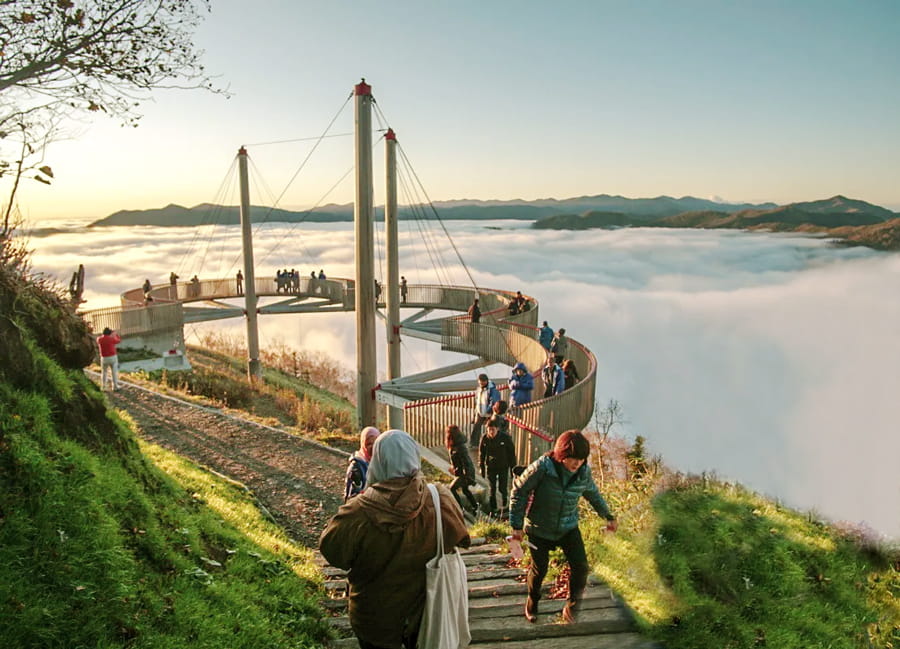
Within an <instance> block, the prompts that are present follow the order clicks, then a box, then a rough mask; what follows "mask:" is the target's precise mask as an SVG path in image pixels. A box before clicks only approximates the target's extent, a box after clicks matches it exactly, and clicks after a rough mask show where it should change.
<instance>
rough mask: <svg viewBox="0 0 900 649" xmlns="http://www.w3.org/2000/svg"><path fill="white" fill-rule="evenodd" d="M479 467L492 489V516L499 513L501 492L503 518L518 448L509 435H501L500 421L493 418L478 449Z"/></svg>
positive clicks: (500, 512)
mask: <svg viewBox="0 0 900 649" xmlns="http://www.w3.org/2000/svg"><path fill="white" fill-rule="evenodd" d="M478 465H479V467H480V468H481V477H482V478H487V481H488V484H489V485H490V488H491V492H490V493H491V495H490V500H489V507H490V510H491V514H495V513H498V512H497V492H498V491H499V492H500V503H501V505H500V511H499V515H500V517H501V518H502V517H503V515H504V514H505V513H506V512H507V498H508V486H509V472H510V470H511V469H512V468H513V467H514V466H515V465H516V447H515V444H513V441H512V437H510V436H509V434H508V433H501V432H500V430H499V421H498V420H497V418H495V417H491V418H490V420H489V421H488V424H487V435H485V436H484V437H482V438H481V444H480V445H479V447H478Z"/></svg>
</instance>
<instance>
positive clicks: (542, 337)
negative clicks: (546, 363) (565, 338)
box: [538, 320, 553, 352]
mask: <svg viewBox="0 0 900 649" xmlns="http://www.w3.org/2000/svg"><path fill="white" fill-rule="evenodd" d="M538 342H539V343H541V347H543V348H544V349H546V350H547V351H548V352H549V351H550V344H551V343H552V342H553V329H551V328H550V325H548V324H547V321H546V320H544V324H543V325H542V326H541V328H540V331H539V333H538Z"/></svg>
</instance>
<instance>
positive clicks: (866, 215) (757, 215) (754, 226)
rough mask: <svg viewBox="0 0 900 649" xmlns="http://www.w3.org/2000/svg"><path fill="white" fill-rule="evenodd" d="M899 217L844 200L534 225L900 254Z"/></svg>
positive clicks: (582, 217)
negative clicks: (806, 237)
mask: <svg viewBox="0 0 900 649" xmlns="http://www.w3.org/2000/svg"><path fill="white" fill-rule="evenodd" d="M897 218H898V215H897V214H895V213H894V212H891V211H890V210H887V209H885V208H883V207H879V206H878V205H872V204H871V203H867V202H865V201H860V200H853V199H849V198H846V197H844V196H834V197H832V198H830V199H825V200H821V201H812V202H806V203H793V204H791V205H783V206H780V207H769V208H765V209H758V208H754V209H741V210H738V211H734V212H726V211H723V210H716V209H712V210H710V209H705V210H691V211H685V212H680V213H678V214H672V215H668V216H664V217H661V218H657V219H651V220H642V219H638V218H635V217H633V216H628V215H625V214H622V213H598V212H591V211H588V212H585V213H583V214H577V215H575V214H556V215H554V216H551V217H544V218H542V219H539V220H538V221H536V222H535V223H533V224H532V227H533V228H536V229H542V230H585V229H588V228H608V227H621V226H640V227H657V228H706V229H719V228H730V229H745V230H769V231H775V232H817V233H822V234H825V235H829V236H832V237H834V238H836V239H838V241H839V242H844V243H847V244H849V245H863V246H869V247H871V248H875V249H877V250H900V244H898V243H897V236H896V227H897V226H896V225H890V224H891V223H893V221H895V220H896V219H897Z"/></svg>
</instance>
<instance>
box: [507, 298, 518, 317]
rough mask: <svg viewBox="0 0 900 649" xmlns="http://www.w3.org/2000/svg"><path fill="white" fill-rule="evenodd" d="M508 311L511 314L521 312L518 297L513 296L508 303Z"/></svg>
mask: <svg viewBox="0 0 900 649" xmlns="http://www.w3.org/2000/svg"><path fill="white" fill-rule="evenodd" d="M506 312H507V313H508V314H509V315H518V314H519V301H518V300H517V299H516V298H512V299H511V300H510V301H509V304H507V305H506Z"/></svg>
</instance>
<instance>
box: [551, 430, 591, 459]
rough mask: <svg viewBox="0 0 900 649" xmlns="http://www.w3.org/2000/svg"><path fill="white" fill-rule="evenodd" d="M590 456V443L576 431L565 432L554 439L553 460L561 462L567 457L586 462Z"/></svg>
mask: <svg viewBox="0 0 900 649" xmlns="http://www.w3.org/2000/svg"><path fill="white" fill-rule="evenodd" d="M590 454H591V443H590V442H589V441H587V438H586V437H585V436H584V435H582V434H581V432H580V431H577V430H567V431H566V432H564V433H563V434H562V435H560V436H559V437H557V438H556V444H554V445H553V459H554V460H556V461H557V462H562V461H563V460H565V459H566V458H567V457H573V458H575V459H576V460H586V459H588V456H589V455H590Z"/></svg>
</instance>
